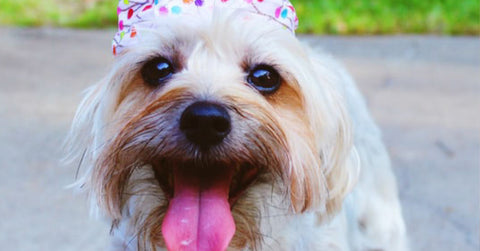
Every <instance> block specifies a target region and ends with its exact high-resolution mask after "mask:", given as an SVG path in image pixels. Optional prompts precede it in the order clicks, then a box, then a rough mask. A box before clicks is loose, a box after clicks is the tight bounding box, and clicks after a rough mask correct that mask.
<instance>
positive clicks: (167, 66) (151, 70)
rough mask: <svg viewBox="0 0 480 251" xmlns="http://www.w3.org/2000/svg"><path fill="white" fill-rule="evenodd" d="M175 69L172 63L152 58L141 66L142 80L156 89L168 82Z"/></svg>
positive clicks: (161, 58) (160, 58) (159, 58)
mask: <svg viewBox="0 0 480 251" xmlns="http://www.w3.org/2000/svg"><path fill="white" fill-rule="evenodd" d="M174 72H175V69H174V67H173V65H172V63H171V62H170V61H169V60H167V59H166V58H163V57H158V58H154V59H152V60H150V61H148V62H147V63H146V64H145V65H143V67H142V70H141V73H142V77H143V80H144V81H145V82H146V83H147V84H148V85H150V86H153V87H157V86H159V85H161V84H163V83H164V82H165V81H166V80H168V79H169V78H170V77H171V76H172V75H173V73H174Z"/></svg>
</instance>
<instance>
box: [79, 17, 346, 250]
mask: <svg viewBox="0 0 480 251" xmlns="http://www.w3.org/2000/svg"><path fill="white" fill-rule="evenodd" d="M241 19H242V18H241V17H238V16H236V15H234V14H225V13H224V14H219V15H216V16H214V18H213V19H208V20H201V21H199V22H198V23H192V22H185V23H184V22H178V20H175V22H173V21H172V22H168V21H165V22H164V23H163V24H162V26H161V27H162V29H160V30H156V31H155V32H152V33H151V34H150V36H148V37H144V38H143V40H142V41H141V43H140V44H139V45H138V46H136V47H135V48H129V49H128V50H126V51H125V52H124V53H123V54H121V55H119V56H117V58H116V61H115V64H114V66H113V69H112V71H111V73H110V74H109V75H108V76H107V77H106V78H105V79H104V81H102V82H101V83H100V84H99V85H97V86H95V87H93V88H92V89H90V91H89V93H88V94H87V97H86V99H85V100H84V102H83V104H82V105H81V107H80V109H79V111H78V114H77V116H76V119H75V122H74V126H73V131H72V133H73V134H72V142H74V143H76V148H74V149H78V152H79V153H81V152H83V151H84V149H86V150H85V151H86V157H85V162H86V163H87V164H88V165H90V169H88V171H87V172H86V174H85V176H84V178H83V179H82V180H81V182H82V183H83V184H82V185H85V187H86V188H88V189H90V190H91V191H92V195H93V196H94V197H95V198H96V202H97V205H98V206H99V207H100V208H101V209H102V210H103V211H104V212H105V213H106V214H107V215H108V216H109V217H111V218H112V219H113V220H114V223H116V224H117V225H118V224H128V225H129V227H127V228H134V230H131V234H132V235H134V236H135V237H137V238H138V242H139V245H141V246H144V247H155V246H157V247H165V246H166V247H168V248H169V250H182V248H186V247H188V246H189V245H196V246H197V247H200V250H202V247H203V250H223V249H225V248H226V247H227V246H229V247H231V248H237V249H242V248H246V247H249V248H259V247H261V245H262V243H264V242H265V241H268V240H265V237H266V236H269V235H271V233H267V232H272V231H277V230H272V229H269V228H272V227H274V226H281V225H282V224H288V221H287V220H282V221H278V222H277V221H276V219H275V217H278V216H286V215H290V214H294V213H301V212H304V211H306V210H311V209H314V210H317V211H318V212H319V220H320V218H322V217H324V216H328V215H329V214H330V213H332V212H334V211H335V210H336V209H337V208H338V206H339V204H340V203H341V200H342V199H343V196H344V194H345V192H346V189H347V186H348V185H350V184H348V183H349V182H348V171H347V170H346V168H344V165H345V159H346V157H347V155H348V153H349V151H350V131H349V126H348V120H347V119H346V118H345V111H344V107H343V105H342V101H341V100H340V99H339V98H338V94H337V93H336V92H335V89H334V87H333V86H332V85H331V83H333V82H334V81H335V80H333V79H330V77H331V75H330V74H329V72H328V71H327V70H326V68H325V69H324V68H322V66H321V62H320V63H319V62H315V61H314V60H313V59H312V58H311V56H310V55H309V54H307V52H306V51H305V50H304V49H303V47H302V46H301V45H300V43H299V42H298V41H297V40H296V38H295V37H294V36H292V35H291V34H289V33H288V32H287V31H286V30H281V29H278V27H277V26H276V25H270V24H262V25H259V24H258V23H256V22H255V20H254V18H253V19H252V20H249V21H244V20H241ZM262 20H263V19H262ZM74 151H75V150H74ZM125 219H128V220H125ZM122 221H128V223H122ZM116 224H114V227H116V226H117V225H116ZM186 250H187V249H186Z"/></svg>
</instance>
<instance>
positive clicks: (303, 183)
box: [287, 58, 359, 216]
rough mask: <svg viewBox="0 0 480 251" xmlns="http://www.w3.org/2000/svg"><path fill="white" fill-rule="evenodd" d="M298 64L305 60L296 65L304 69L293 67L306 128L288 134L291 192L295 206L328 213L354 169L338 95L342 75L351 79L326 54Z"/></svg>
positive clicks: (347, 126) (339, 201)
mask: <svg viewBox="0 0 480 251" xmlns="http://www.w3.org/2000/svg"><path fill="white" fill-rule="evenodd" d="M299 64H309V65H303V67H301V68H302V69H303V71H304V72H303V74H295V73H294V75H295V76H294V77H295V80H296V81H297V82H298V86H299V88H300V89H301V90H300V92H301V94H302V96H303V106H304V109H305V114H306V115H305V117H306V120H307V124H308V129H307V130H306V131H307V132H304V133H303V134H304V135H289V136H288V137H287V138H288V139H289V144H290V149H296V150H295V151H296V152H295V153H292V154H291V156H292V158H298V159H292V160H291V162H292V168H291V171H290V184H291V186H290V197H291V201H292V206H293V209H294V211H296V212H302V211H306V210H309V209H313V210H316V211H320V212H322V214H321V215H327V216H328V215H331V214H332V213H335V212H336V211H338V210H339V208H340V207H341V205H342V203H343V200H344V198H345V196H346V195H347V194H348V193H349V192H350V191H351V189H352V188H353V186H354V185H355V184H356V181H357V178H358V175H359V164H358V161H357V159H358V158H357V155H356V151H355V149H354V147H353V144H352V141H353V136H352V128H351V127H352V126H351V121H350V118H349V115H348V111H347V105H346V101H345V100H344V95H343V92H344V91H345V90H343V88H344V86H345V84H344V83H343V81H351V80H350V79H349V77H348V75H346V73H345V72H344V71H343V70H342V68H341V67H340V66H339V65H338V64H337V63H336V62H334V61H333V60H332V59H330V58H325V59H321V60H317V59H312V60H311V61H308V60H305V62H299ZM306 69H310V70H306ZM302 138H305V140H304V141H303V142H302V140H301V139H302ZM302 145H303V146H302ZM310 149H312V150H310ZM300 166H301V168H299V167H300Z"/></svg>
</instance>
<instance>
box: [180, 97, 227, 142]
mask: <svg viewBox="0 0 480 251" xmlns="http://www.w3.org/2000/svg"><path fill="white" fill-rule="evenodd" d="M180 130H182V132H183V133H184V134H185V136H186V137H187V139H188V140H190V141H191V142H193V143H195V144H197V145H199V146H201V147H209V146H213V145H216V144H219V143H220V142H222V140H223V139H224V138H225V137H226V136H227V135H228V134H229V133H230V130H231V121H230V115H229V114H228V111H227V110H226V109H225V108H224V107H223V106H221V105H218V104H214V103H211V102H206V101H201V102H196V103H194V104H192V105H190V106H189V107H187V108H186V109H185V111H183V113H182V116H181V118H180Z"/></svg>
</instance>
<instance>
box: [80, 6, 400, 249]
mask: <svg viewBox="0 0 480 251" xmlns="http://www.w3.org/2000/svg"><path fill="white" fill-rule="evenodd" d="M232 19H233V20H234V21H231V20H232ZM235 22H237V23H238V22H241V20H236V19H235V14H231V13H229V14H221V15H218V16H215V18H213V19H212V20H202V21H198V20H197V22H195V23H194V24H192V23H191V22H186V23H182V22H178V20H175V22H168V21H166V23H165V24H163V26H164V27H165V30H162V31H155V32H152V33H151V36H150V37H146V38H143V39H144V41H143V43H142V46H139V47H138V48H132V49H131V50H130V51H129V52H127V53H126V54H125V55H123V56H120V57H118V58H117V60H116V62H115V65H114V66H113V69H112V70H111V72H110V73H109V75H107V77H106V78H105V79H104V80H103V81H101V82H100V83H99V84H98V85H96V86H94V87H92V88H90V89H89V90H88V91H87V93H86V97H85V99H84V101H83V102H82V104H81V105H80V107H79V110H78V112H77V115H76V117H75V120H74V122H73V126H72V133H71V136H70V146H71V149H70V152H71V153H72V159H79V158H81V156H82V155H84V156H83V163H82V169H84V170H85V171H84V173H83V175H82V177H81V178H80V179H79V180H78V182H77V185H81V186H82V187H83V189H85V190H87V191H88V192H89V195H90V196H91V198H92V205H93V211H95V212H100V213H102V214H104V216H105V217H107V218H109V217H117V216H112V215H109V214H107V213H106V212H105V205H103V204H102V203H103V202H102V199H101V197H99V196H98V194H97V193H96V191H94V188H93V187H92V186H93V184H91V182H92V172H93V170H94V168H95V161H96V160H97V158H98V157H99V155H100V154H101V152H102V150H103V149H104V147H105V145H107V144H108V143H109V141H111V140H112V135H115V132H114V131H113V132H112V131H111V128H115V124H116V123H117V116H118V114H122V112H123V111H124V110H128V108H129V106H130V104H129V102H133V101H128V100H127V101H126V103H124V104H122V105H120V106H119V107H117V108H115V105H114V104H115V100H116V97H117V95H118V93H119V92H120V90H121V88H122V85H123V83H125V82H128V81H129V79H130V78H132V74H131V72H135V71H136V70H138V67H137V68H136V66H135V65H136V63H137V62H141V61H142V60H144V59H145V58H146V57H148V55H152V54H155V53H159V52H160V53H162V52H165V51H168V50H169V47H168V45H169V43H170V42H172V41H176V40H175V39H180V41H182V40H181V39H185V41H186V42H184V43H182V42H180V43H179V42H178V41H176V44H175V46H177V47H179V48H181V49H182V50H184V51H185V52H186V54H187V55H190V56H189V59H188V69H189V72H188V73H186V75H185V76H184V81H186V82H185V83H182V82H181V81H182V79H180V80H179V81H178V82H177V83H175V84H176V86H173V85H172V86H171V87H168V88H172V89H174V88H178V87H179V86H186V87H187V88H189V89H190V90H191V91H192V92H194V93H196V94H197V95H199V96H206V97H214V98H216V99H219V100H221V98H222V97H223V95H226V94H225V93H227V94H228V92H229V91H232V89H230V88H236V89H235V90H237V91H238V92H241V93H245V95H246V96H249V95H250V96H252V97H255V96H254V95H256V94H254V93H253V92H250V90H249V89H248V88H247V87H245V86H244V85H238V86H234V85H233V84H232V82H234V81H235V80H238V79H240V80H241V79H242V77H243V76H242V75H241V72H240V71H239V67H238V65H239V64H240V63H241V61H242V59H243V57H244V53H245V52H246V51H248V50H253V52H252V51H248V53H251V54H252V53H253V55H250V58H249V59H250V60H252V61H259V62H260V61H261V62H264V61H266V62H273V64H275V65H277V66H278V67H279V68H281V69H280V72H281V74H285V75H284V77H285V78H286V79H287V82H291V83H293V82H295V81H298V85H299V87H300V89H301V93H302V96H303V101H304V106H305V110H306V113H307V115H308V118H309V125H310V126H311V129H312V130H313V132H314V137H315V142H316V143H315V144H316V146H315V149H318V150H319V152H316V153H311V152H306V151H298V152H297V154H295V156H293V158H296V159H294V162H297V163H302V165H307V164H308V163H315V161H316V159H317V158H318V156H319V155H320V156H321V157H322V167H321V168H311V170H308V171H307V170H303V169H300V168H299V166H298V165H297V166H295V167H293V169H292V170H285V172H286V173H288V172H290V173H291V172H294V173H295V174H296V175H297V176H298V179H303V178H304V176H305V175H314V177H317V176H318V177H319V178H318V179H316V180H314V183H312V187H314V188H313V189H315V190H316V191H315V193H314V194H318V195H320V196H318V197H315V198H312V206H311V207H309V208H308V210H307V211H305V212H304V213H301V212H299V210H295V209H292V207H291V204H293V202H292V203H288V202H286V200H285V193H284V189H283V188H282V187H277V186H273V187H272V184H259V185H256V186H255V187H253V188H252V189H251V190H249V191H248V192H247V193H248V194H247V195H245V197H246V198H248V201H253V202H254V203H256V206H257V209H258V210H259V212H258V215H260V216H261V217H259V219H258V222H259V226H260V232H261V234H262V236H263V241H262V242H261V245H260V246H259V247H258V249H259V250H289V251H290V250H298V251H303V250H358V251H360V250H395V251H396V250H407V241H406V231H405V226H404V223H403V219H402V213H401V208H400V204H399V200H398V196H397V188H396V183H395V178H394V175H393V173H392V171H391V168H390V161H389V157H388V154H387V152H386V149H385V147H384V145H383V143H382V142H381V135H380V132H379V130H378V128H377V126H376V125H375V123H374V122H373V120H372V118H371V117H370V115H369V113H368V111H367V107H366V105H365V102H364V101H363V98H362V97H361V95H360V93H359V92H358V90H357V88H356V86H355V84H354V82H353V81H352V79H351V78H350V77H349V75H348V74H347V73H346V72H345V70H344V69H343V68H342V67H341V66H340V65H339V64H338V63H336V62H335V61H334V60H333V59H332V58H331V57H330V56H328V55H325V54H323V53H312V52H311V51H309V50H308V49H306V48H305V47H304V46H302V45H301V44H300V43H299V42H298V41H297V40H296V39H295V38H294V37H293V36H291V35H290V34H289V33H288V31H285V30H278V29H277V27H276V26H275V25H270V24H262V25H261V26H260V25H258V24H256V23H255V22H254V21H248V22H247V23H245V24H241V25H238V24H235ZM192 26H193V27H192ZM279 53H283V54H279ZM192 79H196V80H198V81H197V82H192V81H191V80H192ZM189 81H190V82H189ZM259 102H264V103H265V104H263V105H264V106H269V104H268V103H267V102H266V101H265V100H263V99H259ZM274 115H275V116H278V118H280V119H283V121H284V126H285V127H286V130H287V133H288V135H286V136H287V138H288V140H289V144H290V147H291V148H293V149H305V146H304V145H302V144H304V143H305V142H306V141H302V139H298V140H297V139H296V137H298V136H296V135H295V130H293V129H294V127H295V124H294V123H295V121H290V120H289V117H288V114H274ZM299 133H301V132H299ZM352 143H353V146H352ZM308 149H310V148H308ZM84 152H85V154H83V153H84ZM145 177H153V172H152V171H151V168H150V167H149V166H143V167H139V168H137V169H136V170H135V171H134V173H133V175H132V177H131V180H132V181H135V180H139V179H141V178H145ZM327 180H330V181H331V184H327ZM285 186H288V184H285ZM127 187H128V188H127V190H128V191H138V190H139V189H143V190H148V191H150V196H142V195H138V196H135V197H132V198H130V199H129V201H128V205H127V206H125V208H123V210H122V212H121V216H119V217H120V218H119V219H120V220H119V222H118V223H119V224H118V227H117V228H115V230H114V231H113V242H112V247H111V249H112V250H136V249H137V241H138V240H137V238H136V233H137V231H138V229H137V228H138V222H141V221H142V219H141V218H142V215H145V214H146V212H149V211H150V210H153V209H154V208H155V207H157V206H158V205H160V204H161V203H164V200H163V199H162V194H161V191H160V190H159V187H158V185H156V184H151V183H135V182H132V183H131V185H127ZM152 194H156V195H158V196H153V197H152V196H151V195H152ZM300 199H302V198H300ZM331 201H338V202H339V205H340V207H336V206H335V205H334V204H335V203H333V202H331ZM342 201H343V203H342ZM329 203H331V204H332V206H329ZM250 248H251V247H249V246H246V247H245V248H244V250H250ZM229 250H230V249H229ZM231 250H235V249H231Z"/></svg>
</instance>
